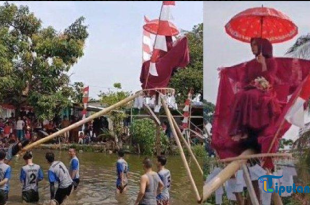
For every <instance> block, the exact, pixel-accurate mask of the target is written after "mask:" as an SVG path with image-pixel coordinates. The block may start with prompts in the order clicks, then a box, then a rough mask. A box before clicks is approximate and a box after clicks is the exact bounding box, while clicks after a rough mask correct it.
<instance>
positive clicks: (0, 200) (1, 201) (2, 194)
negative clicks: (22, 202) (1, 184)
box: [0, 189, 9, 205]
mask: <svg viewBox="0 0 310 205" xmlns="http://www.w3.org/2000/svg"><path fill="white" fill-rule="evenodd" d="M8 195H9V192H8V191H4V190H2V189H0V205H5V204H6V202H7V200H8V198H9V197H8Z"/></svg>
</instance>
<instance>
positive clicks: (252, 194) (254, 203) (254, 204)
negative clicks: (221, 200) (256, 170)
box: [242, 164, 259, 205]
mask: <svg viewBox="0 0 310 205" xmlns="http://www.w3.org/2000/svg"><path fill="white" fill-rule="evenodd" d="M242 170H243V176H244V180H245V183H246V186H247V188H248V193H249V195H250V199H251V202H252V205H259V201H258V199H257V196H256V193H255V190H254V187H253V184H252V180H251V177H250V174H249V171H248V168H247V166H246V164H242Z"/></svg>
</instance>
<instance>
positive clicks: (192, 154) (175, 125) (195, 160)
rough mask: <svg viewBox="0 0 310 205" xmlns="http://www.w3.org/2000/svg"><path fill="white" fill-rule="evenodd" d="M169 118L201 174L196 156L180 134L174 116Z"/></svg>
mask: <svg viewBox="0 0 310 205" xmlns="http://www.w3.org/2000/svg"><path fill="white" fill-rule="evenodd" d="M171 119H172V122H173V125H174V127H175V128H176V131H177V134H178V136H179V138H181V140H182V142H183V144H185V146H186V148H187V149H188V151H189V153H190V155H191V157H192V158H193V159H194V162H195V164H196V165H197V167H198V169H199V171H200V173H201V175H203V171H202V169H201V167H200V164H199V163H198V161H197V159H196V157H195V155H194V153H193V151H192V149H191V147H190V146H189V144H188V143H187V142H186V140H185V139H184V137H183V135H182V132H181V130H180V128H179V126H178V124H177V122H176V121H175V119H174V118H171Z"/></svg>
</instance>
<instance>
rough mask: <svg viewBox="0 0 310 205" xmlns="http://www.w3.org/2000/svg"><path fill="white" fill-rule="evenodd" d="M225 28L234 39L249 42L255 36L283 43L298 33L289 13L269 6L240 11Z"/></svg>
mask: <svg viewBox="0 0 310 205" xmlns="http://www.w3.org/2000/svg"><path fill="white" fill-rule="evenodd" d="M225 30H226V32H227V33H228V34H229V35H230V36H231V37H233V38H234V39H237V40H239V41H242V42H247V43H248V42H250V41H251V38H255V37H261V38H266V39H268V40H269V41H270V42H271V43H281V42H284V41H288V40H290V39H292V38H293V37H294V36H296V35H297V33H298V28H297V26H296V25H295V24H294V23H293V22H292V20H291V19H290V18H289V17H288V16H287V15H285V14H284V13H282V12H280V11H277V10H276V9H273V8H267V7H255V8H250V9H247V10H245V11H242V12H240V13H238V14H237V15H235V16H234V17H233V18H232V19H231V20H230V21H229V22H228V23H227V24H226V25H225Z"/></svg>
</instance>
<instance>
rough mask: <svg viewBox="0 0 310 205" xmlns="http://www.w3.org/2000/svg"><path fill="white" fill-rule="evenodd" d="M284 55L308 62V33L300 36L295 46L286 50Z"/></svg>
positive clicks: (309, 47)
mask: <svg viewBox="0 0 310 205" xmlns="http://www.w3.org/2000/svg"><path fill="white" fill-rule="evenodd" d="M286 55H288V56H291V57H294V58H301V59H307V60H310V33H308V34H307V35H303V36H300V37H299V38H298V39H297V41H296V42H295V44H294V45H293V46H292V47H290V48H289V49H288V51H287V52H286Z"/></svg>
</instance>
